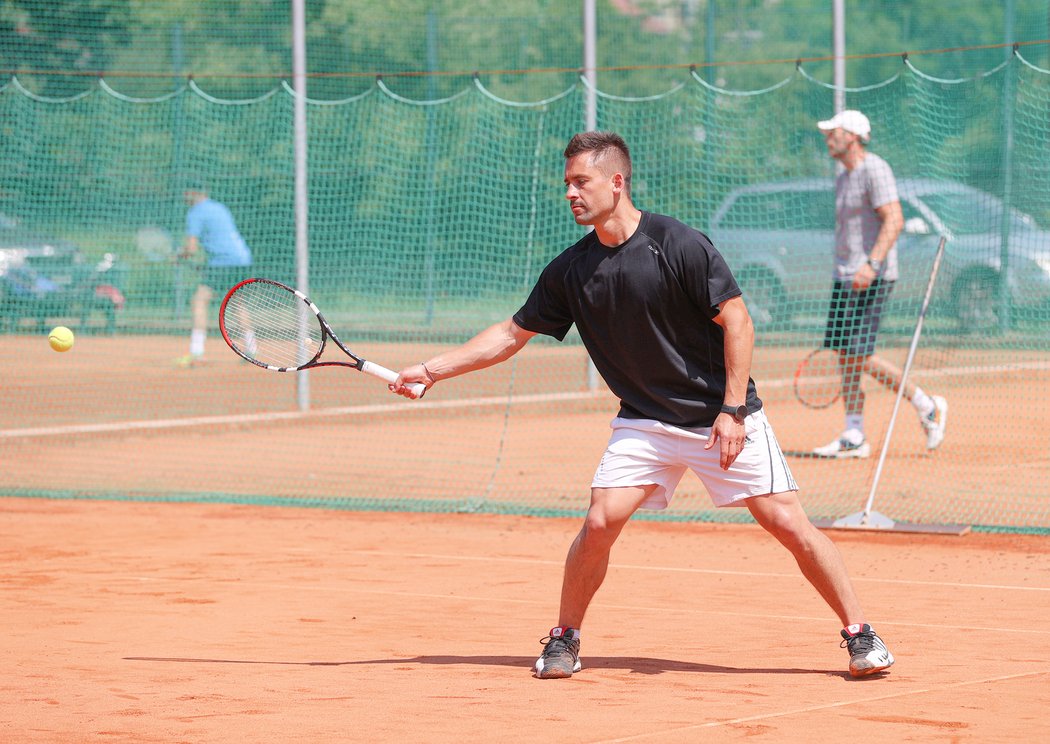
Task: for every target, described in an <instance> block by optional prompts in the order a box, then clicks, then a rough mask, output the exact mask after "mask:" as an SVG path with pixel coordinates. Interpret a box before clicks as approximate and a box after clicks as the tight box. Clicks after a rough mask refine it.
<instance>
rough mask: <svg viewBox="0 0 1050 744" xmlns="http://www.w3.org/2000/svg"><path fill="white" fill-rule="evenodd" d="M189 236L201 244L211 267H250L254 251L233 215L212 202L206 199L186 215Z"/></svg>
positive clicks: (221, 205) (223, 207)
mask: <svg viewBox="0 0 1050 744" xmlns="http://www.w3.org/2000/svg"><path fill="white" fill-rule="evenodd" d="M186 234H187V235H190V236H192V237H194V238H196V239H197V240H198V241H200V244H201V246H202V247H203V248H204V251H205V254H206V255H207V263H208V265H209V266H250V265H251V263H252V251H251V249H250V248H249V247H248V244H247V243H245V242H244V238H242V237H241V234H240V232H238V231H237V225H236V223H234V221H233V215H232V214H230V210H229V209H227V208H226V205H225V204H220V203H219V202H217V201H214V200H212V199H204V200H203V201H199V202H197V203H196V204H194V205H193V206H192V207H190V209H189V211H188V212H187V213H186Z"/></svg>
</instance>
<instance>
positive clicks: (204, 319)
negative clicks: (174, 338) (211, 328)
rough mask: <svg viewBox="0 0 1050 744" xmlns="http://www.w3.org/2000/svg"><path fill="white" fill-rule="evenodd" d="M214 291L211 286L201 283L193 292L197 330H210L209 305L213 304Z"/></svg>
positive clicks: (194, 323) (194, 327)
mask: <svg viewBox="0 0 1050 744" xmlns="http://www.w3.org/2000/svg"><path fill="white" fill-rule="evenodd" d="M212 296H213V293H212V291H211V288H209V287H207V286H205V285H203V284H201V285H199V286H198V287H197V291H196V292H194V293H193V301H192V303H191V306H192V309H193V329H194V330H196V331H207V330H208V307H209V306H210V305H211V299H212Z"/></svg>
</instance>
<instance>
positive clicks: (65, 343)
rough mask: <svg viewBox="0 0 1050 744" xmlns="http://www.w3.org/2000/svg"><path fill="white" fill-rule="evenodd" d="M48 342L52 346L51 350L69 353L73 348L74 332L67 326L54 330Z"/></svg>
mask: <svg viewBox="0 0 1050 744" xmlns="http://www.w3.org/2000/svg"><path fill="white" fill-rule="evenodd" d="M47 342H48V343H49V344H51V348H52V349H54V350H55V351H69V350H70V349H72V348H73V331H71V330H69V329H68V328H66V327H65V326H58V327H56V328H52V329H51V334H50V335H49V336H48V337H47Z"/></svg>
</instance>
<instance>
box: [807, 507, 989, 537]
mask: <svg viewBox="0 0 1050 744" xmlns="http://www.w3.org/2000/svg"><path fill="white" fill-rule="evenodd" d="M812 522H813V525H814V526H815V527H817V528H819V529H822V530H827V529H832V530H873V531H879V532H911V533H916V532H923V533H930V534H935V535H965V534H966V533H967V532H969V531H970V525H966V524H915V523H912V522H897V521H895V520H893V519H890V518H889V517H887V516H885V515H884V514H879V513H878V512H856V513H854V514H849V515H847V516H845V517H842V518H840V519H814V520H812Z"/></svg>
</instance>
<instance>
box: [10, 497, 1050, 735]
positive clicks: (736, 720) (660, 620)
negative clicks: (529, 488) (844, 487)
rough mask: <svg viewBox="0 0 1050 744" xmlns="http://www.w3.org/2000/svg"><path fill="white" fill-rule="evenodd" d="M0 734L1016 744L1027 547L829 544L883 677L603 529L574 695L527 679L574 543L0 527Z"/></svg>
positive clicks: (657, 546)
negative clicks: (845, 572) (884, 660)
mask: <svg viewBox="0 0 1050 744" xmlns="http://www.w3.org/2000/svg"><path fill="white" fill-rule="evenodd" d="M0 512H2V518H0V533H2V539H0V574H2V576H3V581H2V584H0V591H2V602H0V617H2V622H3V627H4V629H5V632H4V633H3V634H2V641H0V651H2V654H3V658H4V660H5V670H6V671H5V673H4V675H3V680H2V681H0V692H2V694H0V727H2V729H3V731H4V732H5V734H4V737H5V739H8V740H9V741H20V742H82V741H114V742H166V743H167V742H201V741H304V742H306V741H310V742H320V741H390V742H394V741H397V742H401V741H427V742H452V741H478V742H483V741H508V742H510V741H522V742H524V741H559V742H620V741H653V742H693V741H745V740H747V741H754V740H758V741H806V742H838V741H842V740H844V739H845V740H851V739H857V740H878V741H929V742H949V741H950V742H959V741H973V742H990V741H1032V740H1036V739H1038V738H1039V737H1041V736H1042V733H1043V731H1044V729H1045V722H1044V721H1043V718H1044V714H1045V711H1046V710H1047V709H1048V706H1050V684H1047V683H1048V676H1050V672H1048V671H1047V668H1046V658H1047V654H1048V653H1050V629H1048V628H1047V626H1046V624H1045V622H1044V619H1045V618H1046V617H1047V615H1048V614H1050V544H1048V543H1047V541H1046V539H1045V538H1040V537H1035V536H1005V535H987V534H974V533H971V534H969V535H966V536H963V537H944V536H919V535H900V534H872V533H859V532H848V533H844V532H838V531H836V532H833V533H831V534H832V537H833V538H834V539H835V540H836V542H837V543H838V545H839V546H840V548H841V549H842V551H843V553H844V554H845V557H846V560H847V562H848V564H849V566H850V567H851V569H852V571H853V573H854V575H855V578H856V583H857V587H858V590H859V591H860V593H861V595H862V597H863V598H864V600H865V602H866V604H867V607H868V611H869V613H870V615H871V617H870V619H871V621H872V623H873V624H874V625H875V626H876V628H877V629H878V630H879V632H880V633H881V634H882V635H883V636H884V637H885V638H886V640H887V642H888V643H889V644H890V646H891V648H892V650H893V651H894V653H895V654H896V655H897V658H898V663H897V664H896V665H895V666H894V667H893V669H892V671H891V672H890V673H889V674H887V675H884V676H882V677H880V678H868V679H862V680H853V679H851V678H849V677H848V675H847V674H846V672H845V668H846V652H845V651H843V650H842V649H840V648H838V643H837V631H838V627H837V623H836V621H835V620H834V618H833V617H832V616H831V615H830V613H829V611H828V610H827V609H826V608H825V607H824V605H823V604H822V603H821V602H820V600H819V599H818V598H817V596H816V594H815V592H814V591H813V590H812V589H811V588H810V587H809V586H808V585H807V584H806V583H805V582H804V581H803V579H802V578H801V577H800V576H799V575H798V573H797V571H796V570H795V569H794V566H793V565H792V564H791V561H790V557H789V556H788V554H787V553H786V551H784V550H782V549H780V548H779V547H778V546H776V545H775V544H773V541H772V540H771V539H769V538H768V537H767V536H766V535H765V534H764V533H762V531H761V530H760V529H758V528H756V527H752V526H747V525H710V524H656V523H651V522H636V523H633V524H631V525H629V527H628V529H627V531H626V532H625V534H624V537H623V539H622V540H621V541H620V543H619V544H618V546H617V548H616V550H615V552H614V555H613V566H612V568H611V570H610V573H609V577H608V579H607V581H606V584H605V586H604V587H603V589H602V591H601V592H600V593H599V595H598V596H597V598H596V601H595V603H594V605H593V606H592V608H591V610H590V613H589V616H588V621H587V624H586V627H585V630H584V640H583V662H584V670H583V672H581V673H580V674H578V675H576V676H574V677H573V678H572V679H569V680H547V681H541V680H536V679H534V678H532V676H531V675H530V673H529V667H530V665H531V663H532V661H533V660H534V658H535V656H536V654H537V653H538V651H539V650H540V645H539V643H538V641H539V639H540V638H541V637H542V636H544V635H545V633H546V629H547V628H548V627H549V626H550V625H552V624H553V623H554V620H555V616H556V607H557V591H558V587H559V584H560V564H561V560H562V558H563V556H564V552H565V549H566V547H567V546H568V543H569V541H570V540H571V538H572V536H573V535H574V533H575V531H576V529H577V527H578V522H577V520H574V519H537V518H523V517H514V516H479V515H435V514H412V513H406V514H390V513H361V512H346V511H330V510H317V509H297V508H265V507H254V506H236V505H201V504H149V503H134V502H123V503H114V502H106V501H56V500H38V499H4V500H2V501H0Z"/></svg>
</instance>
